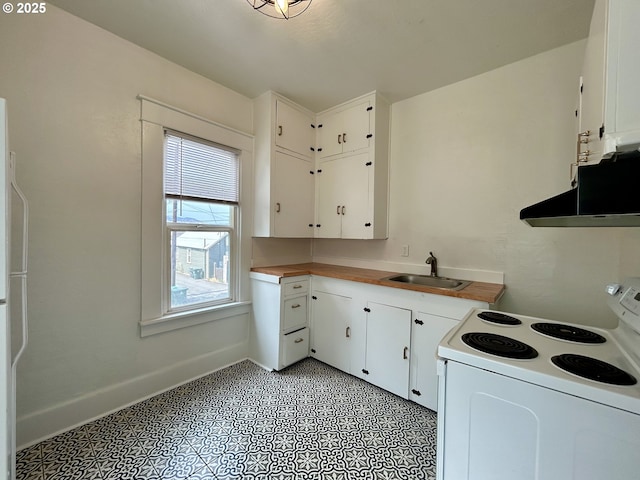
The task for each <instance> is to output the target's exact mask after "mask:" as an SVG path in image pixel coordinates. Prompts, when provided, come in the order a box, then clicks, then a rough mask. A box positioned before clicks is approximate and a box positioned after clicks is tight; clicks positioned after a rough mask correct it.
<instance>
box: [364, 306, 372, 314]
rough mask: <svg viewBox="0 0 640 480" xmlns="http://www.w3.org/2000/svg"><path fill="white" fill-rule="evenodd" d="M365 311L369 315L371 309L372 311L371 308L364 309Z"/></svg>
mask: <svg viewBox="0 0 640 480" xmlns="http://www.w3.org/2000/svg"><path fill="white" fill-rule="evenodd" d="M363 310H364V311H365V312H367V313H369V312H370V311H371V309H370V308H368V307H364V309H363Z"/></svg>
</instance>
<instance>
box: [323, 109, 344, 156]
mask: <svg viewBox="0 0 640 480" xmlns="http://www.w3.org/2000/svg"><path fill="white" fill-rule="evenodd" d="M317 130H318V145H317V147H318V150H319V151H318V156H319V157H320V158H325V157H330V156H331V155H338V154H340V153H342V134H343V133H344V132H343V122H342V113H341V112H334V113H327V114H325V115H323V116H321V117H318V129H317Z"/></svg>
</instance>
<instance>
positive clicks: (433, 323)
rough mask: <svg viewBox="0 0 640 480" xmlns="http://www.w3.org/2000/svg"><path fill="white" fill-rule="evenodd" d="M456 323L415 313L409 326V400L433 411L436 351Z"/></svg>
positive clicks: (435, 316)
mask: <svg viewBox="0 0 640 480" xmlns="http://www.w3.org/2000/svg"><path fill="white" fill-rule="evenodd" d="M458 323H459V320H454V319H452V318H447V317H441V316H438V315H432V314H429V313H424V312H417V314H416V315H415V316H414V318H413V322H412V324H411V367H410V372H411V375H410V379H409V400H413V401H414V402H416V403H419V404H420V405H423V406H425V407H428V408H430V409H432V410H436V407H437V405H438V389H437V388H434V386H437V385H438V374H437V371H436V361H435V357H436V352H437V350H438V344H439V343H440V340H442V338H444V336H445V335H446V334H447V333H448V332H449V330H451V329H452V328H453V327H455V326H456V325H457V324H458Z"/></svg>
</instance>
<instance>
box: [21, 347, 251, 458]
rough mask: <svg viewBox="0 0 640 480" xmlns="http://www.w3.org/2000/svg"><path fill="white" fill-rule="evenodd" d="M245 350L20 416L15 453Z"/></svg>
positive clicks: (187, 379) (237, 356)
mask: <svg viewBox="0 0 640 480" xmlns="http://www.w3.org/2000/svg"><path fill="white" fill-rule="evenodd" d="M248 350H249V347H248V341H247V342H242V343H239V344H235V345H231V346H229V347H226V348H224V349H222V350H217V351H215V352H211V353H207V354H204V355H201V356H199V357H196V358H190V359H188V360H185V361H183V362H180V363H176V364H173V365H170V366H168V367H165V368H162V369H160V370H156V371H154V372H151V373H148V374H145V375H142V376H139V377H136V378H133V379H130V380H127V381H125V382H122V383H118V384H115V385H110V386H108V387H105V388H102V389H100V390H96V391H93V392H90V393H87V394H85V395H82V396H81V397H78V398H74V399H73V400H70V401H68V402H65V403H62V404H58V405H55V406H53V407H51V408H47V409H45V410H40V411H38V412H34V413H31V414H29V415H25V416H23V417H20V418H18V419H17V422H16V423H17V426H16V429H17V436H18V438H17V445H18V450H20V449H22V448H25V447H28V446H31V445H34V444H36V443H38V442H40V441H42V440H45V439H47V438H51V437H53V436H55V435H58V434H60V433H63V432H66V431H68V430H72V429H73V428H76V427H78V426H80V425H84V424H85V423H89V422H91V421H93V420H96V419H98V418H101V417H104V416H106V415H109V414H110V413H113V412H116V411H118V410H121V409H123V408H125V407H128V406H130V405H133V404H135V403H138V402H140V401H142V400H146V399H147V398H151V397H153V396H155V395H158V394H159V393H162V392H165V391H167V390H171V389H173V388H175V387H177V386H180V385H183V384H185V383H188V382H190V381H192V380H195V379H197V378H200V377H202V376H204V375H208V374H210V373H212V372H215V371H216V370H220V369H222V368H225V367H228V366H230V365H233V364H235V363H238V362H240V361H243V360H246V359H247V357H248Z"/></svg>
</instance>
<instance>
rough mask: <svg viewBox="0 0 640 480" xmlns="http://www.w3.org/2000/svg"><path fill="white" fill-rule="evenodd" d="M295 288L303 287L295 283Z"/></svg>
mask: <svg viewBox="0 0 640 480" xmlns="http://www.w3.org/2000/svg"><path fill="white" fill-rule="evenodd" d="M293 288H296V289H297V288H302V285H294V286H293Z"/></svg>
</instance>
